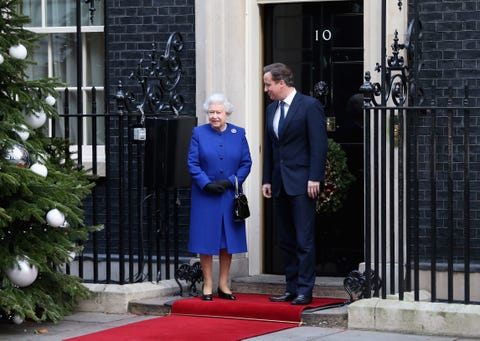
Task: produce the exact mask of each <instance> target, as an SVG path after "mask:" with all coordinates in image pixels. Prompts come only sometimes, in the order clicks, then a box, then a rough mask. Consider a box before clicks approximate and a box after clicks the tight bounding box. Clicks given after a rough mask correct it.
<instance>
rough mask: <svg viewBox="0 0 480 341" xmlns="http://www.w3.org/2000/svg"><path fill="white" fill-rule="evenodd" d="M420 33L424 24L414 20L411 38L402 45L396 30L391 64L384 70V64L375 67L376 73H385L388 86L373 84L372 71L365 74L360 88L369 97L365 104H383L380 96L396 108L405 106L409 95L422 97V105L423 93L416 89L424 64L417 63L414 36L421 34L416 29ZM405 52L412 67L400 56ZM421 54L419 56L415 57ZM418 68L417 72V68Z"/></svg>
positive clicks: (420, 100)
mask: <svg viewBox="0 0 480 341" xmlns="http://www.w3.org/2000/svg"><path fill="white" fill-rule="evenodd" d="M416 26H417V30H420V23H419V22H418V21H415V20H412V21H411V22H410V24H409V27H408V31H407V37H406V39H405V43H404V44H401V43H400V42H399V39H398V31H397V30H395V33H394V37H393V43H392V44H391V45H390V47H391V48H392V55H390V56H388V57H387V58H386V61H387V65H386V66H385V67H384V68H385V70H382V65H380V64H379V63H377V64H376V66H375V71H377V72H383V75H384V84H383V85H382V84H380V83H371V82H370V79H371V74H370V72H369V71H366V72H365V82H364V83H363V85H362V86H361V87H360V92H361V93H363V94H364V96H365V105H369V106H370V105H375V106H378V105H380V103H379V102H377V100H376V97H378V96H383V100H384V101H385V102H387V101H388V100H389V99H391V100H392V102H393V103H394V104H395V106H397V107H398V106H403V105H404V104H405V103H406V101H407V99H408V96H409V95H411V96H415V97H418V102H419V103H421V102H423V91H422V89H417V88H416V86H415V83H416V82H415V80H414V79H413V78H414V74H416V73H418V72H419V71H420V64H419V63H417V64H418V65H414V64H415V57H417V59H418V54H419V48H418V47H417V46H415V43H414V39H413V38H414V35H415V34H418V36H419V37H420V36H421V35H420V33H417V32H415V27H416ZM402 50H405V51H406V53H407V58H408V62H409V64H410V65H409V66H407V65H406V62H405V58H404V57H403V56H402V55H400V52H401V51H402ZM415 54H417V56H415ZM414 67H415V69H414Z"/></svg>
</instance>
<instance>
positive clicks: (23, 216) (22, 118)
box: [0, 0, 100, 323]
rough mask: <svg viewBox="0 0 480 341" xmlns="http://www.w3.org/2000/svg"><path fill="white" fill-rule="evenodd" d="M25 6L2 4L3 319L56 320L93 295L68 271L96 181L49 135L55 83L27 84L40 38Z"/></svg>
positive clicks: (12, 1) (15, 1)
mask: <svg viewBox="0 0 480 341" xmlns="http://www.w3.org/2000/svg"><path fill="white" fill-rule="evenodd" d="M19 5H20V1H19V0H0V153H1V155H0V318H2V319H10V320H12V321H13V322H16V323H21V322H23V321H24V320H26V319H30V320H34V321H47V320H49V321H58V320H60V319H61V318H62V317H63V316H65V315H66V314H68V313H69V312H71V311H72V310H73V308H74V307H75V304H76V303H77V302H78V300H79V299H82V298H87V297H88V295H89V291H88V290H87V289H86V287H85V286H83V285H82V284H81V279H79V278H77V277H74V276H70V275H67V274H66V273H65V271H64V269H65V265H66V264H68V263H69V262H71V261H72V260H73V259H74V257H75V255H76V254H78V253H79V252H81V250H82V248H81V244H82V242H83V241H85V240H87V239H88V236H89V233H90V232H92V231H94V230H98V229H100V227H94V226H86V225H85V222H84V217H83V210H82V201H83V200H84V199H85V198H86V197H87V196H88V195H89V194H90V191H91V189H92V187H93V185H94V179H93V178H92V177H91V176H90V175H89V173H88V172H87V170H85V169H83V168H82V167H80V166H79V165H78V164H77V162H76V161H74V160H72V155H70V154H69V145H70V143H69V142H68V141H67V140H65V139H63V138H51V137H48V135H47V130H46V126H47V122H48V119H50V118H58V117H57V113H56V110H55V97H56V96H57V92H56V91H55V87H59V86H62V85H63V84H60V83H58V82H57V81H56V80H55V79H52V78H45V79H28V77H27V75H26V71H27V70H28V67H29V63H32V61H30V60H29V58H28V57H27V56H28V55H29V54H31V52H32V51H34V49H35V47H36V46H37V45H36V44H38V42H39V38H41V37H40V36H39V35H38V34H36V33H33V32H31V31H28V30H26V29H24V28H23V27H24V25H25V24H27V23H28V22H29V21H30V19H29V18H28V17H26V16H23V15H21V14H19V13H18V12H17V10H18V9H19V8H20V7H19Z"/></svg>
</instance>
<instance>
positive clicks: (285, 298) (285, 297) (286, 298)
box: [270, 291, 297, 302]
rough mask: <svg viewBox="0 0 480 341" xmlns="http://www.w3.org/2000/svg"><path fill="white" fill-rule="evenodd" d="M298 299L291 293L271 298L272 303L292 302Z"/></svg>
mask: <svg viewBox="0 0 480 341" xmlns="http://www.w3.org/2000/svg"><path fill="white" fill-rule="evenodd" d="M295 297H297V295H295V294H291V293H289V292H287V291H286V292H285V293H284V294H283V295H280V296H270V301H272V302H290V301H293V300H294V299H295Z"/></svg>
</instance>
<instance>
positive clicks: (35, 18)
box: [20, 0, 42, 27]
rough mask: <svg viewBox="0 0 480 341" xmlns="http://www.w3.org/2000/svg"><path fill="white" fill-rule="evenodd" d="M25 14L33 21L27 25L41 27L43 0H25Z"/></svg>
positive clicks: (23, 10) (23, 7) (23, 5)
mask: <svg viewBox="0 0 480 341" xmlns="http://www.w3.org/2000/svg"><path fill="white" fill-rule="evenodd" d="M20 12H21V13H23V14H24V15H26V16H28V17H30V19H31V21H32V22H31V23H30V24H26V25H25V27H32V26H35V27H41V26H42V1H40V0H23V4H22V10H21V11H20Z"/></svg>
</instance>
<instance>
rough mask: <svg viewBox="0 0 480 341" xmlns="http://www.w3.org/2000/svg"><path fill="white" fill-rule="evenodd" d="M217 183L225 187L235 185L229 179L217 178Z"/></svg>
mask: <svg viewBox="0 0 480 341" xmlns="http://www.w3.org/2000/svg"><path fill="white" fill-rule="evenodd" d="M214 183H215V184H219V185H220V186H222V187H223V188H224V189H229V188H232V187H233V184H232V183H231V182H230V180H228V179H222V180H217V181H215V182H214Z"/></svg>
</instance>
